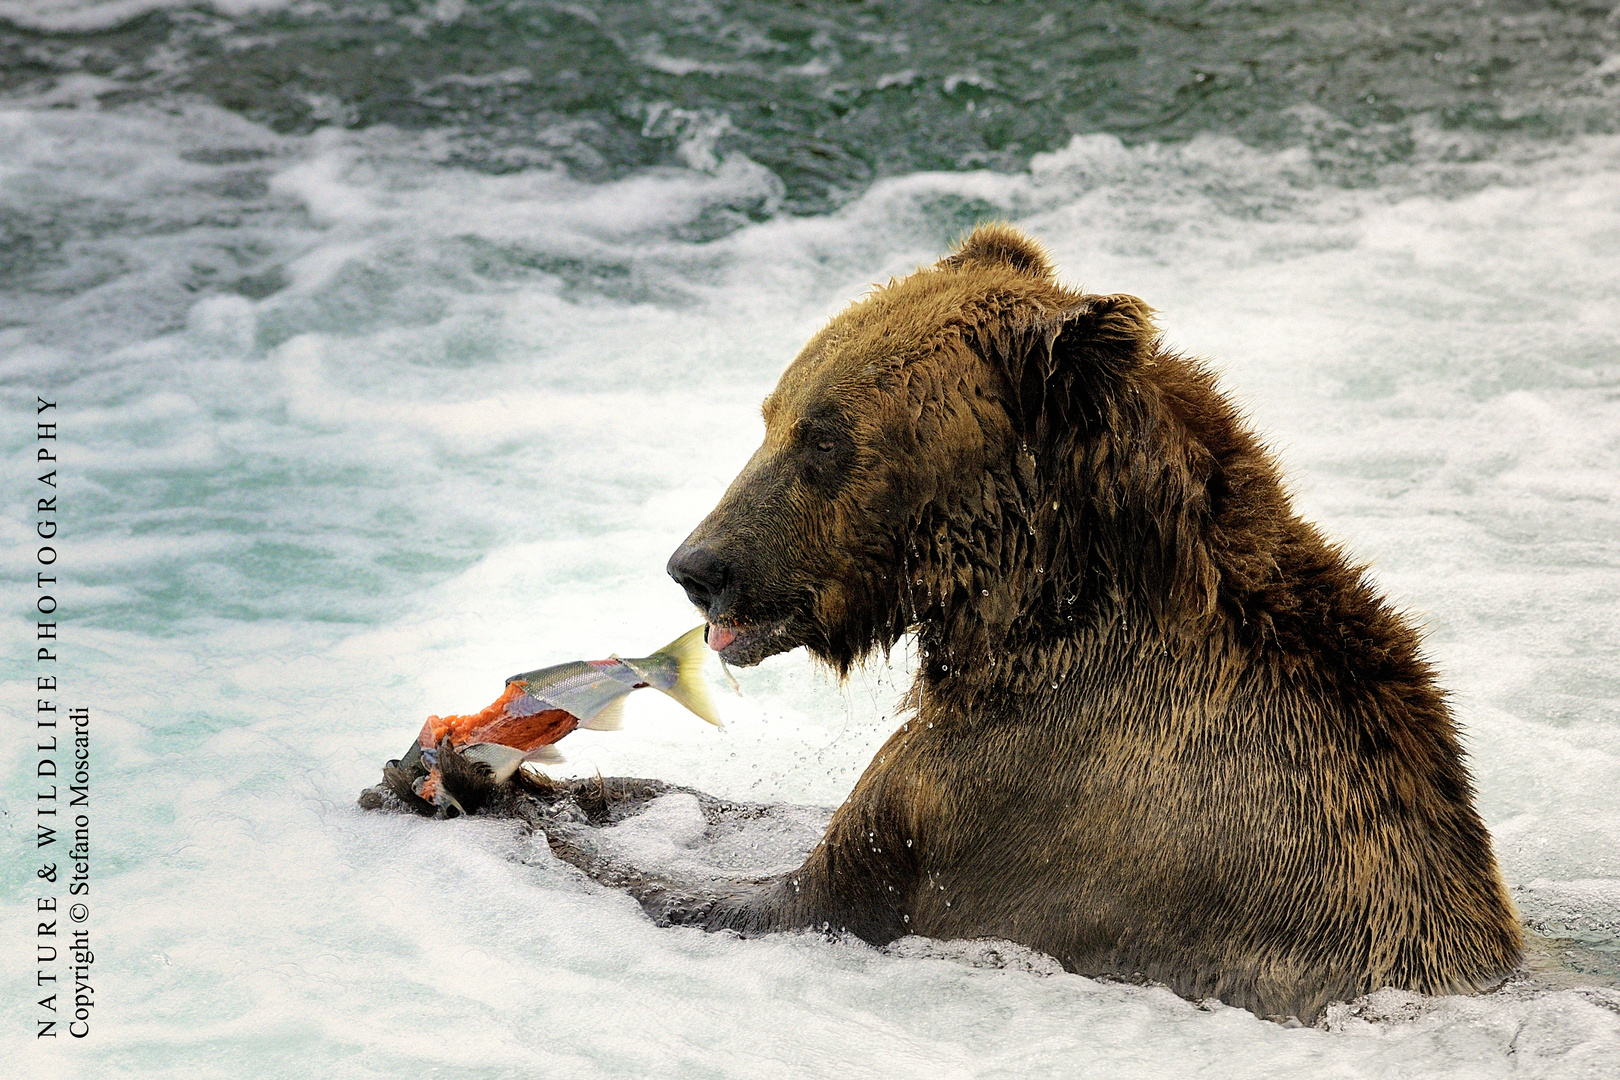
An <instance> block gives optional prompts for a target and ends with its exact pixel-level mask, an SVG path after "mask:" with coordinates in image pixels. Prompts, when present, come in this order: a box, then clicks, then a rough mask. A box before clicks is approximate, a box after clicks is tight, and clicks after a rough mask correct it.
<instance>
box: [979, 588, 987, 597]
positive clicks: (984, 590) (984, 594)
mask: <svg viewBox="0 0 1620 1080" xmlns="http://www.w3.org/2000/svg"><path fill="white" fill-rule="evenodd" d="M979 595H980V596H989V595H990V590H989V589H980V590H979Z"/></svg>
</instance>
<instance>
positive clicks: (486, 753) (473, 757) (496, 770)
mask: <svg viewBox="0 0 1620 1080" xmlns="http://www.w3.org/2000/svg"><path fill="white" fill-rule="evenodd" d="M460 753H461V756H462V757H464V758H466V759H467V760H468V761H476V762H481V763H483V764H485V765H488V766H489V771H490V773H491V775H492V776H493V778H494V780H495V782H496V783H497V784H500V783H504V782H505V781H507V780H509V779H511V777H512V774H513V773H515V772H517V767H518V765H519V764H521V763H522V761H523V751H522V750H519V749H517V748H516V747H512V746H502V745H501V744H500V743H473V744H472V745H471V746H464V747H462V748H461V751H460Z"/></svg>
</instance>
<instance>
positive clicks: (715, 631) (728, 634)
mask: <svg viewBox="0 0 1620 1080" xmlns="http://www.w3.org/2000/svg"><path fill="white" fill-rule="evenodd" d="M736 640H737V631H735V630H733V629H732V628H731V627H729V626H716V625H715V624H714V623H710V624H709V648H711V649H713V650H714V651H715V652H719V651H720V650H721V649H723V648H725V647H726V646H727V645H730V644H731V643H732V642H733V641H736Z"/></svg>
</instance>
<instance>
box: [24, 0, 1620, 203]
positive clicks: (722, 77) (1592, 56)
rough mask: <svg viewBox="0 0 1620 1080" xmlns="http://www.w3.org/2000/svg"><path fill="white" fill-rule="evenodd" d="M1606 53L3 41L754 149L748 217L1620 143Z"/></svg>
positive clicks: (1255, 11)
mask: <svg viewBox="0 0 1620 1080" xmlns="http://www.w3.org/2000/svg"><path fill="white" fill-rule="evenodd" d="M1617 42H1620V21H1616V20H1615V19H1614V18H1612V17H1611V15H1610V6H1609V5H1607V4H1602V5H1600V4H1595V3H1523V2H1513V0H1491V2H1489V3H1474V4H1456V3H1446V2H1437V0H1421V2H1411V0H1374V2H1370V3H1320V2H1318V3H1295V2H1288V0H1252V2H1244V3H1231V2H1206V3H1151V2H1147V3H1143V2H1136V3H1131V2H1118V0H1114V2H1106V3H1088V4H1052V3H1049V2H1035V0H1023V2H1005V3H961V2H958V3H933V2H928V0H906V2H899V3H840V2H828V0H820V2H814V3H802V4H792V5H785V4H775V3H764V2H747V0H745V2H734V0H733V2H718V3H701V4H700V3H670V2H656V0H655V2H643V3H607V4H596V5H579V6H570V5H564V4H555V3H540V2H511V0H470V2H466V3H463V2H461V0H438V2H436V3H420V2H407V0H394V2H391V3H331V4H326V3H294V4H291V5H289V6H288V7H286V8H285V9H283V10H279V11H275V12H271V13H267V14H261V15H256V16H255V15H251V14H249V15H247V16H242V17H234V18H231V17H227V16H224V15H221V14H219V13H217V12H214V11H212V10H211V9H207V8H202V7H198V8H190V9H181V10H176V11H171V12H152V13H148V14H145V15H141V16H140V17H137V18H135V19H132V20H131V21H129V22H127V23H125V24H123V25H120V26H117V27H114V28H108V29H102V30H98V31H95V32H61V33H47V32H42V31H39V30H31V29H24V28H19V27H17V26H12V25H8V24H6V23H4V22H0V92H9V93H13V94H19V93H20V94H30V93H32V94H37V93H40V92H43V91H46V90H48V89H49V88H50V87H52V86H56V85H59V84H60V83H61V81H62V80H63V79H64V78H67V77H70V76H73V75H92V76H95V77H98V78H100V79H103V80H105V82H104V83H103V84H101V85H99V86H98V87H97V89H96V92H95V93H96V97H97V98H98V99H99V100H100V101H101V102H102V103H103V104H108V105H111V104H120V103H127V102H130V101H142V100H149V101H172V100H174V99H176V98H177V97H183V96H187V95H196V96H200V97H202V98H205V99H207V100H210V101H212V102H215V103H217V104H219V105H222V106H224V107H225V108H227V109H230V110H232V111H235V112H237V113H240V114H241V115H243V116H246V117H248V118H251V119H253V120H256V121H260V122H263V123H267V124H269V125H271V126H272V127H274V128H276V129H277V130H280V131H283V132H304V131H309V130H312V129H314V128H316V127H319V126H323V125H334V124H335V125H340V126H344V127H359V128H365V127H373V126H376V125H393V126H395V127H399V128H402V129H408V130H434V131H440V132H442V133H443V135H444V143H443V156H444V158H445V160H446V161H448V162H455V163H462V164H467V165H472V166H474V167H477V168H481V169H488V170H494V171H504V170H512V169H522V168H530V167H534V166H537V165H538V166H547V165H549V166H560V167H564V168H567V169H568V170H569V171H570V172H571V173H573V174H575V175H577V176H579V177H581V178H583V179H588V180H597V181H599V180H604V179H609V178H612V177H616V176H620V175H623V174H625V173H626V172H628V171H632V170H636V169H641V168H645V167H648V166H655V165H661V164H684V165H694V164H695V165H699V166H703V165H710V166H712V165H713V164H714V163H716V162H718V161H719V160H721V159H723V158H724V156H725V155H727V154H730V153H741V154H744V155H746V156H747V157H749V158H750V159H752V160H753V161H755V162H758V163H760V164H762V165H764V166H766V167H767V168H769V169H770V170H771V171H772V172H773V173H774V174H775V175H776V176H777V177H778V178H779V179H780V181H781V185H782V186H781V190H780V193H779V194H778V195H777V196H776V197H765V198H761V199H759V200H757V201H756V202H755V203H754V204H753V205H750V206H745V207H740V208H736V209H738V210H739V211H740V212H741V213H742V214H743V215H744V216H745V217H746V216H753V217H756V218H757V217H761V216H767V215H769V214H771V213H774V212H776V211H778V210H787V211H791V212H794V213H816V212H821V211H824V210H826V209H828V208H830V207H832V206H836V205H839V204H841V203H843V202H844V201H847V200H848V199H849V198H850V197H852V196H853V195H855V194H858V193H859V192H860V191H862V190H863V189H864V188H865V187H866V186H867V185H868V184H869V183H870V182H871V181H872V180H874V179H876V178H881V177H887V176H896V175H902V174H907V173H914V172H918V171H923V170H957V169H965V168H974V167H990V168H995V169H1001V170H1016V169H1018V168H1020V167H1022V166H1023V164H1024V163H1025V162H1027V160H1028V159H1029V157H1030V155H1031V154H1034V153H1038V152H1041V151H1048V150H1052V149H1054V148H1057V147H1061V146H1063V145H1065V144H1066V143H1067V142H1068V140H1069V138H1070V137H1071V136H1073V135H1075V134H1087V133H1095V132H1108V133H1112V134H1115V135H1118V136H1120V137H1121V138H1123V139H1125V140H1127V141H1142V140H1182V139H1188V138H1191V137H1193V136H1195V135H1198V134H1201V133H1205V134H1208V133H1221V134H1231V135H1236V136H1238V137H1240V138H1242V139H1243V140H1245V141H1246V142H1249V143H1251V144H1255V145H1260V146H1267V147H1276V146H1281V145H1292V144H1299V145H1303V146H1306V147H1308V148H1309V149H1310V151H1311V153H1312V158H1313V162H1314V163H1315V165H1316V166H1317V168H1319V169H1321V170H1323V171H1324V172H1326V173H1328V174H1329V175H1330V176H1331V178H1332V179H1334V180H1336V181H1338V182H1345V183H1357V184H1364V183H1369V182H1375V181H1376V179H1377V170H1378V169H1379V167H1380V166H1382V165H1384V164H1387V163H1389V162H1392V161H1403V160H1406V159H1409V158H1411V157H1412V156H1413V155H1415V154H1430V153H1433V154H1438V155H1440V156H1445V155H1450V156H1452V157H1455V158H1478V157H1480V156H1483V155H1486V154H1489V153H1492V152H1494V151H1495V150H1496V148H1497V143H1498V140H1499V139H1500V138H1502V137H1504V136H1511V137H1529V138H1532V139H1538V138H1553V137H1559V136H1564V135H1569V134H1572V133H1576V132H1581V131H1593V130H1603V131H1612V130H1615V129H1616V127H1617V126H1620V124H1617V116H1620V113H1617V110H1616V109H1615V108H1614V91H1615V89H1616V81H1617V80H1620V71H1616V70H1613V69H1612V68H1608V67H1604V66H1603V65H1604V60H1605V58H1606V57H1607V56H1609V55H1611V54H1613V53H1614V52H1616V48H1617ZM1437 144H1439V145H1438V146H1437Z"/></svg>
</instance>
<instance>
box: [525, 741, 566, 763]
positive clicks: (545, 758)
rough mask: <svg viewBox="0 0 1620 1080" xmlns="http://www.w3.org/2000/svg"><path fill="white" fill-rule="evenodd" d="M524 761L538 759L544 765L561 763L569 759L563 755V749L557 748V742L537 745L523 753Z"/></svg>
mask: <svg viewBox="0 0 1620 1080" xmlns="http://www.w3.org/2000/svg"><path fill="white" fill-rule="evenodd" d="M523 760H524V761H538V762H539V763H540V764H542V765H561V764H562V763H563V762H565V761H567V760H568V759H567V758H565V757H563V755H562V751H561V750H558V749H557V746H556V744H555V743H547V744H546V745H544V746H537V747H535V748H534V749H533V750H530V751H529V752H528V753H527V754H524V755H523Z"/></svg>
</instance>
